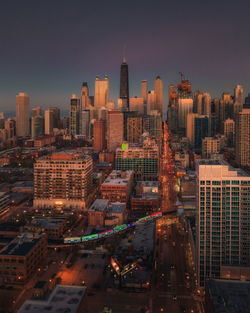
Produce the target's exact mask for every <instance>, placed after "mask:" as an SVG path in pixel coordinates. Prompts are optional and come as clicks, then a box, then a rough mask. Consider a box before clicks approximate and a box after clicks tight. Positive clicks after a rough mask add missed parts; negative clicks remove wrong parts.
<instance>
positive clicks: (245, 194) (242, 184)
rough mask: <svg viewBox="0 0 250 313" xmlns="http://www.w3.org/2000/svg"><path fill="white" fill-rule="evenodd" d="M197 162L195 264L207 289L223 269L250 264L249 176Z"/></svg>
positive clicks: (213, 163)
mask: <svg viewBox="0 0 250 313" xmlns="http://www.w3.org/2000/svg"><path fill="white" fill-rule="evenodd" d="M197 162H198V163H197V168H196V187H197V209H198V211H197V218H196V234H197V240H196V248H197V254H196V255H197V258H196V262H197V271H198V284H199V285H200V286H204V285H205V282H206V279H208V278H220V272H221V267H222V266H224V265H226V266H249V264H250V240H249V232H250V226H249V225H250V214H249V201H250V188H249V186H250V176H249V175H248V174H247V173H246V172H244V171H243V170H241V169H234V168H232V167H230V166H229V165H228V164H227V163H226V162H224V161H217V160H198V161H197Z"/></svg>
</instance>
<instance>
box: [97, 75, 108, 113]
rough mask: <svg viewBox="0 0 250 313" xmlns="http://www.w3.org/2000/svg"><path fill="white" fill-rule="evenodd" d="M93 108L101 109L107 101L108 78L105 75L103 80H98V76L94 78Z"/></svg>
mask: <svg viewBox="0 0 250 313" xmlns="http://www.w3.org/2000/svg"><path fill="white" fill-rule="evenodd" d="M94 99H95V108H96V109H101V108H102V107H106V105H107V103H108V102H109V79H108V76H105V78H104V80H100V78H99V76H96V79H95V98H94Z"/></svg>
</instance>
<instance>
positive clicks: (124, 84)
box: [120, 53, 129, 111]
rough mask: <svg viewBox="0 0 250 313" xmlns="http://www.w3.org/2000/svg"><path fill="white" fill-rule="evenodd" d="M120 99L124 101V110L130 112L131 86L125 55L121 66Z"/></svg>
mask: <svg viewBox="0 0 250 313" xmlns="http://www.w3.org/2000/svg"><path fill="white" fill-rule="evenodd" d="M120 99H121V100H122V110H124V111H128V110H129V85H128V64H127V63H126V57H125V53H124V54H123V60H122V64H121V72H120Z"/></svg>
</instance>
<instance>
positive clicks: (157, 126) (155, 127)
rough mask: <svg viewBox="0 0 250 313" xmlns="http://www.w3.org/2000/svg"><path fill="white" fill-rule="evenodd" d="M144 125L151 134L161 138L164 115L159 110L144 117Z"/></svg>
mask: <svg viewBox="0 0 250 313" xmlns="http://www.w3.org/2000/svg"><path fill="white" fill-rule="evenodd" d="M143 122H144V127H143V129H144V130H146V131H147V132H148V133H149V134H150V135H151V136H153V137H156V138H160V136H161V132H162V116H161V113H159V112H158V111H157V110H155V111H151V113H150V115H147V116H144V117H143Z"/></svg>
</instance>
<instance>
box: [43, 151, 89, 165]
mask: <svg viewBox="0 0 250 313" xmlns="http://www.w3.org/2000/svg"><path fill="white" fill-rule="evenodd" d="M88 158H90V156H89V155H87V154H84V153H83V152H81V151H77V150H75V149H73V150H63V151H57V152H54V153H52V155H45V156H42V157H40V158H39V159H38V160H37V162H38V161H40V160H52V161H53V160H55V161H58V160H62V161H63V160H65V161H67V160H81V159H88Z"/></svg>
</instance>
